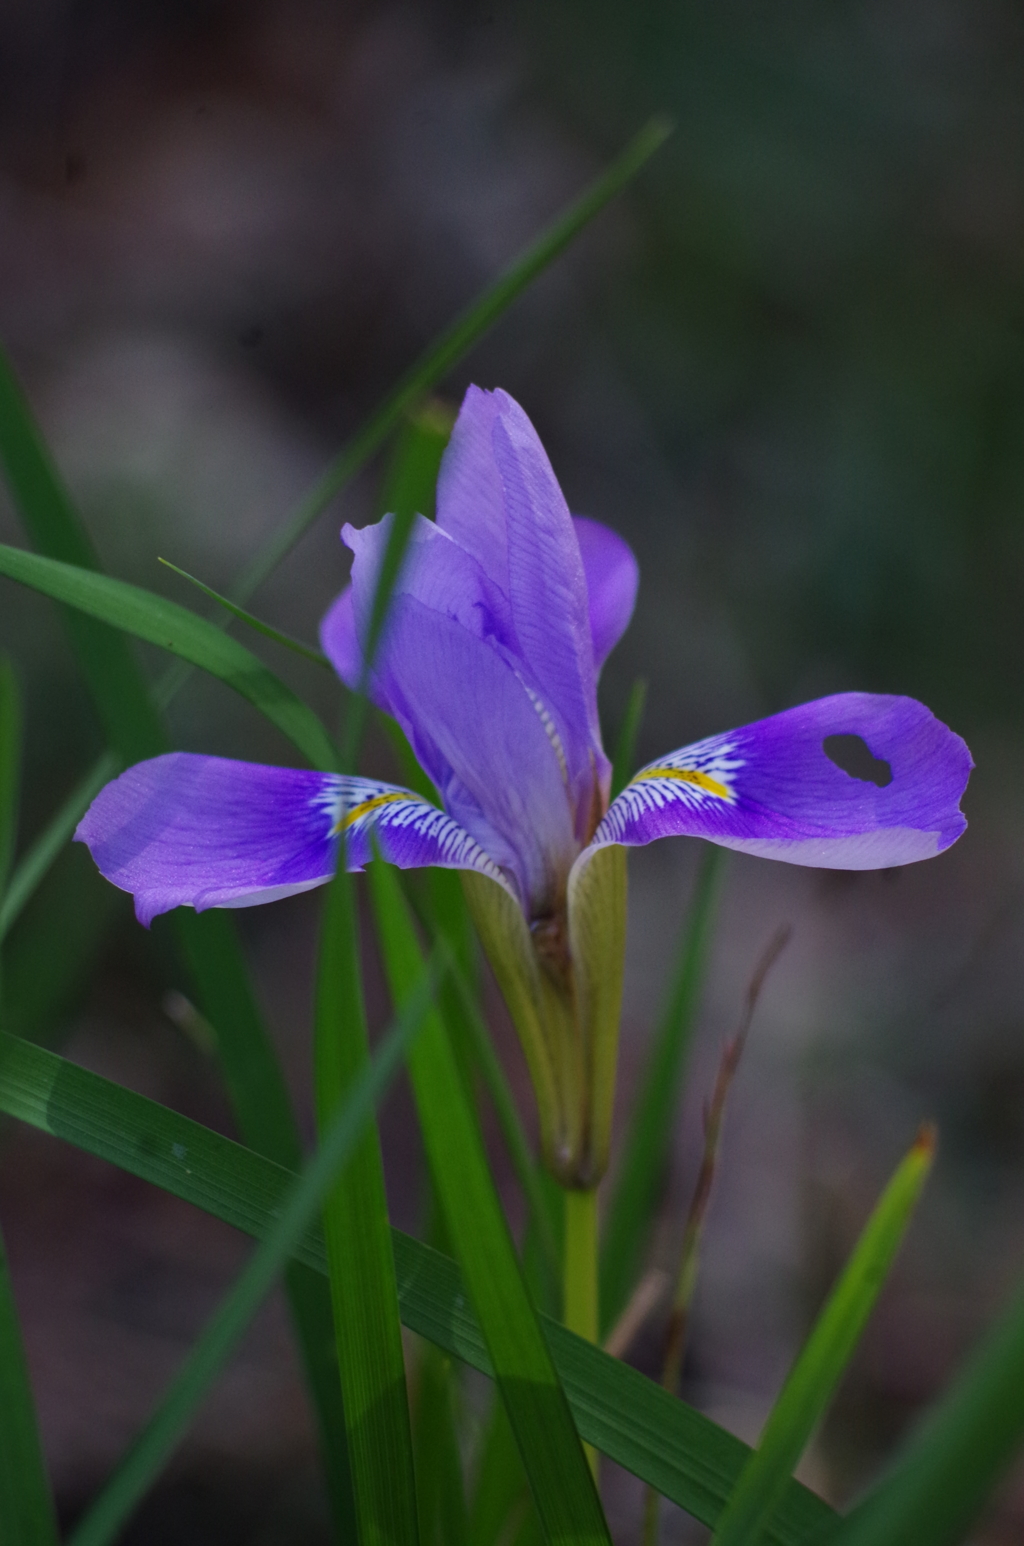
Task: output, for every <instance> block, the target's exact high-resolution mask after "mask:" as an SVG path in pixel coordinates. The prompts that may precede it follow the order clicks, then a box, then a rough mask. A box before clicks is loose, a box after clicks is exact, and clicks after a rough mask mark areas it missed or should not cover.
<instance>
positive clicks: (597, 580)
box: [572, 515, 640, 671]
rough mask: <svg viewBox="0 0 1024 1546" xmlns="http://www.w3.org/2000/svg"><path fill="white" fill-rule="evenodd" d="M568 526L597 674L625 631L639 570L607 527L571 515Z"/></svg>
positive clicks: (626, 545) (625, 546) (625, 544)
mask: <svg viewBox="0 0 1024 1546" xmlns="http://www.w3.org/2000/svg"><path fill="white" fill-rule="evenodd" d="M572 523H573V526H574V527H575V528H576V536H577V539H578V541H579V545H580V557H581V558H582V559H583V572H584V574H585V575H586V577H587V603H588V608H589V611H590V639H591V644H592V646H593V650H594V670H595V671H600V669H601V667H602V666H603V665H604V663H605V661H606V660H607V658H608V656H609V655H610V654H611V652H612V650H613V649H614V648H615V646H616V644H618V642H619V640H620V639H621V638H622V635H623V634H624V633H625V631H626V629H627V628H628V627H629V620H630V618H631V617H632V616H633V608H634V606H635V605H636V593H637V587H638V585H639V583H640V569H639V566H638V564H637V561H636V557H635V555H634V553H633V549H632V548H631V547H630V545H629V543H628V542H626V541H625V540H624V538H622V537H620V536H619V534H618V532H617V531H612V529H611V527H610V526H604V525H602V523H601V522H600V521H592V520H590V518H589V517H588V516H585V515H574V516H573V522H572Z"/></svg>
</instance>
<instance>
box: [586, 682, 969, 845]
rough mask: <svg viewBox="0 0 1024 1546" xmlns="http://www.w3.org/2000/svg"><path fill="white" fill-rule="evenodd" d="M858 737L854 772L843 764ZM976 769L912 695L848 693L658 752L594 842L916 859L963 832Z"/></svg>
mask: <svg viewBox="0 0 1024 1546" xmlns="http://www.w3.org/2000/svg"><path fill="white" fill-rule="evenodd" d="M833 738H835V740H833ZM850 743H853V747H854V749H855V750H856V749H858V748H859V750H860V754H861V756H860V763H861V765H860V767H858V768H856V769H855V771H853V772H847V771H844V769H843V767H842V766H840V765H839V763H841V762H842V761H844V760H845V756H844V748H845V749H846V751H847V752H848V751H849V747H850ZM830 751H831V753H832V754H831V755H830ZM837 758H838V762H837V760H836V759H837ZM971 767H972V762H971V756H970V753H969V751H968V750H967V747H966V746H965V744H964V742H963V741H962V740H961V739H960V737H959V736H958V735H955V734H954V732H953V731H952V730H949V729H947V727H946V726H945V725H944V724H942V723H941V721H940V720H938V719H936V718H935V716H934V715H933V714H932V713H931V712H930V711H929V710H928V709H926V708H925V707H924V705H923V704H921V703H918V702H916V700H915V699H913V698H898V697H888V696H878V695H875V694H872V693H840V694H838V695H837V696H835V697H832V698H821V699H819V700H818V701H817V702H814V703H804V704H802V705H801V706H800V707H799V708H793V709H786V710H785V711H784V712H783V713H781V714H775V715H773V716H772V717H771V718H770V719H762V720H759V721H758V722H757V723H756V724H753V725H746V726H744V727H743V728H742V729H740V730H730V731H727V732H726V733H725V734H724V735H717V736H712V737H710V739H708V740H706V741H699V742H697V743H696V744H695V745H693V746H684V747H683V748H682V749H681V750H679V751H676V752H672V753H670V754H669V755H668V756H666V757H661V758H659V759H658V761H657V762H655V763H652V764H651V765H650V766H649V767H646V768H644V769H642V770H641V772H639V773H638V774H637V775H636V777H635V778H634V779H632V780H631V782H630V783H629V784H627V786H626V788H625V789H624V790H623V791H622V793H621V794H620V795H619V797H618V799H617V800H615V801H614V802H613V803H612V805H611V807H610V809H609V811H608V814H607V815H606V816H605V818H604V820H603V821H602V823H601V825H600V826H599V828H598V830H597V832H596V833H595V835H594V846H595V847H600V846H601V845H603V844H606V843H623V844H626V845H627V846H628V845H632V844H641V843H650V842H653V841H654V839H655V838H659V837H670V836H672V835H673V834H685V835H687V836H691V837H704V838H708V839H710V841H711V842H714V843H721V844H723V845H724V846H725V847H727V848H736V849H739V850H740V851H741V852H742V853H750V854H759V855H761V856H763V857H764V858H769V859H782V860H785V861H787V862H788V863H790V864H804V865H810V866H813V867H822V868H827V869H846V870H867V869H885V868H888V867H889V866H891V865H899V864H911V863H913V862H914V861H916V860H918V859H928V858H931V857H932V856H933V855H935V854H937V853H941V852H942V850H943V849H944V848H948V847H949V845H950V844H951V843H953V842H955V841H956V839H957V838H958V837H959V836H960V834H961V832H963V830H964V828H965V826H966V825H967V823H966V821H965V819H964V817H963V815H962V814H961V812H960V809H959V804H960V797H961V795H962V794H963V792H964V789H965V787H966V784H967V779H968V775H969V773H970V770H971ZM584 858H585V855H581V860H583V859H584Z"/></svg>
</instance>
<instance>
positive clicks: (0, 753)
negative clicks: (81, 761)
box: [0, 655, 21, 903]
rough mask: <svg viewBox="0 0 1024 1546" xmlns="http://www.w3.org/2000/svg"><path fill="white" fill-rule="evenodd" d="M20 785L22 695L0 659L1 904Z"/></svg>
mask: <svg viewBox="0 0 1024 1546" xmlns="http://www.w3.org/2000/svg"><path fill="white" fill-rule="evenodd" d="M20 783H21V695H20V693H19V692H18V680H17V677H16V676H15V674H14V667H13V665H12V664H11V662H10V660H9V659H8V658H7V656H6V655H0V903H2V902H3V899H4V896H5V894H6V889H7V877H8V874H9V873H10V869H11V860H12V859H13V857H14V842H15V837H16V835H17V830H18V791H19V786H20Z"/></svg>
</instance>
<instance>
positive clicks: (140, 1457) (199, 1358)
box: [69, 979, 432, 1546]
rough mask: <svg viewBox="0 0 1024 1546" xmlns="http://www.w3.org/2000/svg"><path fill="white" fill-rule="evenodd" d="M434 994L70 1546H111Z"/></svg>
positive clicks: (331, 1132)
mask: <svg viewBox="0 0 1024 1546" xmlns="http://www.w3.org/2000/svg"><path fill="white" fill-rule="evenodd" d="M431 991H432V984H431V982H430V980H429V979H427V980H425V981H424V983H423V984H422V986H421V989H420V991H419V992H418V993H416V994H415V995H414V996H413V997H412V998H410V1000H409V1001H408V1003H407V1004H406V1006H405V1008H404V1009H403V1011H402V1013H401V1014H400V1015H399V1016H398V1018H397V1023H396V1025H395V1027H394V1029H393V1030H392V1031H391V1032H390V1034H389V1035H388V1036H387V1037H386V1039H385V1041H384V1042H383V1044H382V1046H381V1048H380V1051H379V1052H378V1053H377V1056H376V1057H375V1058H374V1060H373V1062H372V1064H368V1065H367V1067H366V1068H365V1069H363V1070H362V1072H361V1074H360V1075H359V1077H357V1078H356V1079H355V1080H354V1082H353V1084H352V1086H351V1087H350V1089H349V1090H348V1092H347V1095H346V1098H345V1100H344V1102H343V1103H342V1105H341V1106H340V1107H339V1108H338V1110H337V1111H336V1112H335V1113H334V1114H333V1116H332V1118H331V1121H330V1123H329V1124H328V1125H327V1127H326V1129H325V1131H324V1133H323V1137H322V1141H321V1144H320V1148H319V1150H318V1151H317V1153H316V1155H315V1156H314V1158H313V1159H312V1160H311V1161H310V1163H309V1164H308V1165H307V1166H306V1168H305V1170H304V1171H303V1173H302V1175H301V1176H300V1177H298V1178H297V1179H296V1180H294V1181H293V1182H292V1183H291V1185H290V1187H289V1190H288V1193H287V1195H286V1196H285V1198H284V1202H283V1207H282V1210H281V1213H280V1216H279V1217H278V1218H277V1219H276V1220H275V1221H274V1223H273V1225H272V1226H271V1228H270V1230H269V1232H268V1234H267V1236H266V1238H265V1239H264V1240H263V1242H262V1243H261V1244H260V1245H259V1246H258V1247H257V1249H256V1250H255V1252H254V1253H253V1255H252V1257H251V1258H250V1260H249V1263H248V1265H247V1266H246V1268H245V1269H244V1271H243V1272H242V1274H241V1276H240V1277H239V1278H238V1280H237V1282H236V1283H235V1285H234V1287H233V1288H232V1289H231V1291H230V1292H229V1293H228V1295H227V1297H226V1298H225V1300H224V1301H223V1303H222V1304H221V1307H220V1309H219V1310H218V1311H217V1312H216V1314H215V1315H214V1317H213V1319H212V1320H211V1321H210V1323H209V1325H208V1326H207V1328H206V1330H205V1331H204V1332H203V1334H202V1336H201V1337H200V1338H199V1341H198V1342H197V1343H196V1344H195V1346H194V1348H193V1349H192V1351H191V1353H190V1354H189V1356H188V1358H187V1360H186V1362H185V1365H184V1367H183V1368H182V1369H181V1371H180V1373H179V1374H178V1376H177V1378H176V1379H175V1380H174V1382H173V1384H172V1385H171V1388H170V1390H169V1391H168V1393H167V1395H166V1396H165V1397H164V1399H163V1401H162V1402H161V1404H160V1406H159V1407H158V1409H157V1411H156V1412H155V1413H154V1415H153V1417H152V1418H151V1419H150V1421H149V1423H148V1424H147V1425H146V1428H145V1429H144V1430H143V1432H142V1433H141V1434H140V1436H139V1438H138V1439H137V1440H136V1442H135V1443H134V1445H133V1446H132V1448H131V1449H130V1450H129V1452H128V1455H127V1456H126V1457H125V1459H124V1460H123V1461H122V1463H121V1464H120V1466H119V1467H118V1469H117V1471H116V1472H115V1473H114V1476H113V1477H112V1478H111V1480H110V1481H109V1482H108V1483H107V1486H106V1487H105V1488H104V1490H103V1492H102V1493H101V1494H100V1496H99V1498H98V1499H97V1500H96V1501H95V1503H94V1504H93V1505H92V1507H91V1508H90V1509H89V1511H88V1513H87V1514H86V1516H85V1518H84V1519H83V1520H82V1521H81V1523H80V1524H79V1525H78V1527H77V1528H76V1529H75V1531H74V1532H73V1534H72V1536H71V1539H70V1542H69V1546H109V1543H110V1542H111V1541H113V1540H114V1538H115V1537H116V1535H117V1533H118V1531H119V1530H120V1528H121V1525H122V1524H123V1523H124V1521H125V1519H126V1518H127V1517H128V1515H129V1514H130V1512H131V1510H132V1509H133V1508H134V1506H135V1504H136V1503H137V1502H138V1500H139V1498H140V1497H141V1495H142V1493H143V1492H144V1491H145V1489H146V1487H147V1486H148V1485H149V1484H150V1483H151V1482H152V1480H153V1478H154V1477H155V1476H156V1475H157V1473H158V1472H159V1470H160V1469H161V1467H162V1466H163V1464H164V1462H165V1461H166V1459H167V1457H168V1456H169V1454H170V1453H171V1451H172V1449H173V1448H174V1446H175V1444H176V1443H177V1442H178V1439H179V1438H180V1437H181V1434H182V1433H183V1432H184V1429H185V1427H186V1426H187V1424H188V1423H189V1421H190V1420H191V1418H192V1416H193V1415H194V1413H195V1411H196V1410H197V1408H198V1406H199V1404H200V1403H201V1402H202V1400H203V1399H204V1397H205V1396H206V1393H207V1391H208V1390H209V1388H210V1386H211V1384H212V1383H213V1381H214V1379H215V1378H216V1377H217V1375H218V1374H219V1373H220V1371H221V1369H222V1368H223V1367H224V1365H225V1363H226V1362H227V1359H228V1358H229V1357H230V1355H231V1353H232V1351H233V1350H234V1348H235V1347H236V1346H237V1344H238V1341H239V1339H240V1337H241V1336H242V1333H243V1332H244V1330H245V1328H246V1326H247V1325H248V1324H249V1321H250V1320H251V1319H252V1316H253V1315H254V1314H255V1312H256V1310H257V1309H258V1308H259V1306H260V1304H261V1303H262V1301H263V1299H264V1298H265V1297H266V1295H267V1293H268V1292H269V1290H270V1289H271V1287H272V1286H273V1283H274V1279H275V1278H276V1277H277V1275H278V1273H279V1272H280V1271H281V1269H282V1267H283V1266H284V1264H285V1262H286V1261H287V1260H288V1258H289V1256H290V1255H291V1253H292V1252H293V1250H294V1248H295V1246H296V1244H297V1242H298V1241H299V1240H300V1239H301V1237H302V1235H303V1233H304V1231H305V1230H306V1229H307V1228H308V1227H309V1225H310V1223H311V1222H312V1220H313V1218H314V1217H315V1215H316V1212H317V1209H318V1208H319V1207H320V1204H321V1202H322V1200H323V1198H324V1196H325V1194H326V1192H327V1191H328V1189H329V1187H330V1186H331V1184H332V1182H333V1181H334V1178H335V1177H336V1175H337V1174H338V1172H339V1170H340V1169H341V1168H342V1166H343V1165H344V1163H345V1161H346V1160H347V1159H348V1157H349V1156H350V1155H351V1154H352V1152H353V1150H354V1149H355V1148H356V1147H357V1145H358V1143H359V1140H360V1138H361V1137H362V1134H363V1133H364V1131H365V1128H366V1125H367V1123H368V1122H369V1120H370V1118H371V1117H372V1114H373V1110H374V1107H375V1106H376V1104H377V1102H378V1101H379V1100H380V1098H381V1096H382V1095H383V1093H384V1091H385V1090H386V1089H387V1086H388V1084H389V1083H390V1081H391V1079H392V1078H393V1077H394V1075H395V1074H396V1073H397V1071H398V1069H399V1067H400V1065H401V1062H402V1060H403V1058H404V1057H405V1056H407V1054H408V1051H409V1048H410V1046H411V1045H412V1044H414V1041H415V1037H416V1034H417V1032H418V1031H419V1030H420V1029H421V1027H422V1025H423V1023H424V1020H425V1016H426V1012H427V1008H428V1005H429V1002H430V996H431ZM364 1539H366V1537H364Z"/></svg>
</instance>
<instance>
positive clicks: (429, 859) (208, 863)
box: [75, 752, 507, 925]
mask: <svg viewBox="0 0 1024 1546" xmlns="http://www.w3.org/2000/svg"><path fill="white" fill-rule="evenodd" d="M343 828H344V831H345V840H346V859H347V863H348V868H349V869H352V870H358V869H362V867H363V865H364V864H366V863H367V861H368V860H369V859H370V858H372V857H373V840H374V839H375V841H376V842H377V844H378V846H379V848H380V851H381V853H382V855H383V857H384V858H386V859H387V860H389V862H390V863H392V864H396V865H398V866H399V868H401V869H415V868H418V867H420V866H422V865H428V864H435V865H441V866H443V867H445V868H449V869H475V870H479V871H480V872H481V873H483V874H486V875H489V876H490V877H491V879H492V880H496V881H498V883H499V884H501V885H504V886H506V889H507V882H506V881H505V879H504V877H503V876H502V874H501V872H500V870H498V868H497V866H496V865H494V864H493V863H492V861H491V860H490V859H489V858H488V857H487V855H486V854H484V853H483V851H482V850H481V849H480V847H479V845H478V844H477V843H476V842H475V841H474V839H473V838H471V837H470V835H469V834H468V833H467V832H466V831H465V830H464V829H463V828H462V827H460V826H459V824H458V822H456V821H454V820H453V819H452V818H451V817H450V816H447V815H446V814H445V813H444V812H443V811H439V810H438V809H437V807H436V806H433V805H430V804H428V802H427V801H426V800H423V799H421V798H420V796H419V795H415V794H411V793H410V792H409V790H407V789H399V788H397V787H396V786H395V785H393V784H381V783H377V782H375V781H373V780H370V779H365V778H341V777H339V776H337V775H334V774H326V773H312V772H307V771H305V770H302V769H297V768H271V767H263V766H261V765H260V764H257V763H251V762H232V761H229V760H227V759H225V758H222V757H200V756H194V755H192V754H190V753H188V752H171V753H169V754H168V755H167V756H164V757H155V758H153V759H152V760H151V761H149V762H140V763H138V764H137V765H136V766H135V767H132V768H129V769H128V771H127V772H125V773H122V774H121V776H120V778H117V779H115V780H114V781H113V783H110V784H108V785H107V786H106V788H105V789H103V790H101V792H100V793H99V795H98V796H97V797H96V799H95V800H94V801H93V803H92V805H91V806H90V808H89V810H88V811H87V812H86V814H85V816H84V817H83V819H82V821H81V822H80V823H79V826H78V830H77V832H76V833H75V837H76V839H77V840H78V841H79V842H82V843H85V844H86V845H87V846H88V848H89V849H90V850H91V852H92V856H93V858H94V860H95V861H96V864H97V866H98V868H99V869H100V871H101V873H102V874H103V875H105V876H106V878H107V879H108V880H109V881H112V882H113V884H114V885H115V886H118V887H120V889H121V890H122V891H130V892H132V893H133V895H134V897H135V912H136V916H137V917H138V919H139V921H140V922H141V923H144V924H146V925H148V924H149V923H151V922H152V920H153V919H154V918H155V917H156V916H157V914H158V913H164V912H167V911H168V910H169V909H170V908H172V907H181V906H190V907H194V908H195V909H196V910H197V911H200V912H201V911H202V910H203V909H204V908H207V907H250V906H253V905H255V904H256V903H260V902H273V901H276V900H277V899H278V898H279V897H284V896H293V895H295V894H296V893H297V892H300V891H309V890H310V889H311V888H312V887H314V886H321V885H323V884H324V882H325V881H328V880H330V878H331V876H332V875H333V873H334V868H335V863H336V857H337V845H338V834H339V832H340V831H341V830H342V829H343Z"/></svg>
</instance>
